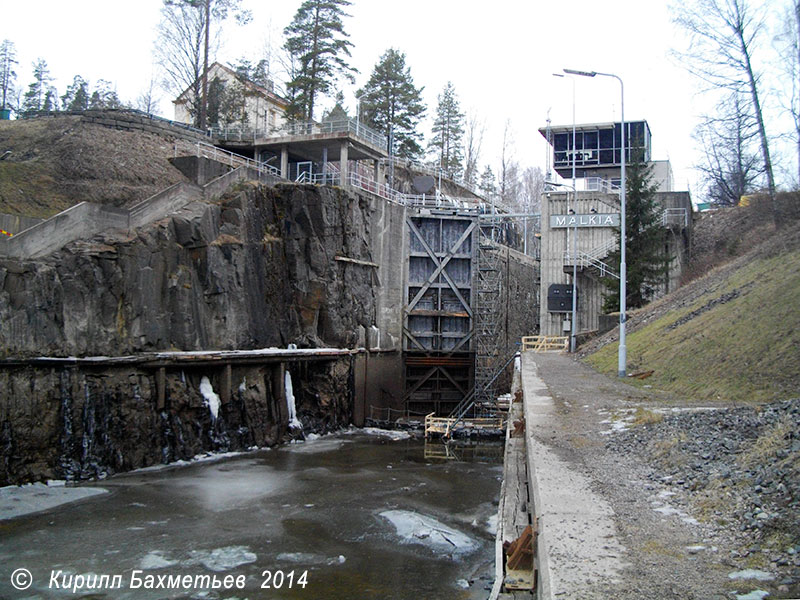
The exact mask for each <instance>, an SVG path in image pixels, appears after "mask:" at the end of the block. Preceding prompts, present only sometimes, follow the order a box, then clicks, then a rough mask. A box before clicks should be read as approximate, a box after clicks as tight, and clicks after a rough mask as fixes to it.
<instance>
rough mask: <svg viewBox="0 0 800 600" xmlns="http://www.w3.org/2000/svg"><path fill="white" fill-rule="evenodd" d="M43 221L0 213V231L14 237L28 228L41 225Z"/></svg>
mask: <svg viewBox="0 0 800 600" xmlns="http://www.w3.org/2000/svg"><path fill="white" fill-rule="evenodd" d="M43 220H44V219H37V218H35V217H21V216H19V215H8V214H5V213H0V229H3V230H5V231H7V232H8V233H11V234H13V235H16V234H18V233H20V232H21V231H25V230H26V229H28V228H29V227H33V226H34V225H36V224H38V223H41V222H42V221H43Z"/></svg>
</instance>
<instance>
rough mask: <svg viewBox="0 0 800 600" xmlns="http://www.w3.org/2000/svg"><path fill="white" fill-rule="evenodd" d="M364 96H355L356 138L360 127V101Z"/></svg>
mask: <svg viewBox="0 0 800 600" xmlns="http://www.w3.org/2000/svg"><path fill="white" fill-rule="evenodd" d="M364 96H366V94H364V95H362V96H356V137H359V133H360V132H359V128H360V126H361V100H363V99H364Z"/></svg>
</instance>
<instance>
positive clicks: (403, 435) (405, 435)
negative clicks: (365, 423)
mask: <svg viewBox="0 0 800 600" xmlns="http://www.w3.org/2000/svg"><path fill="white" fill-rule="evenodd" d="M356 432H357V433H364V434H366V435H374V436H377V437H382V438H388V439H390V440H392V441H394V442H397V441H399V440H407V439H409V438H411V434H410V433H409V432H407V431H399V430H395V429H380V428H378V427H364V428H363V429H358V430H356Z"/></svg>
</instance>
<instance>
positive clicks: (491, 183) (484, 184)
mask: <svg viewBox="0 0 800 600" xmlns="http://www.w3.org/2000/svg"><path fill="white" fill-rule="evenodd" d="M478 188H479V189H480V190H481V192H483V193H484V195H485V196H486V197H487V198H490V197H491V196H494V195H495V194H496V193H497V184H496V183H495V179H494V172H493V171H492V167H490V166H489V165H486V168H485V169H484V170H483V173H481V180H480V183H478Z"/></svg>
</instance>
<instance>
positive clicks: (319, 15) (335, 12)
mask: <svg viewBox="0 0 800 600" xmlns="http://www.w3.org/2000/svg"><path fill="white" fill-rule="evenodd" d="M350 4H351V3H350V2H349V1H348V0H305V1H304V2H303V3H302V4H301V5H300V8H298V9H297V13H295V15H294V19H293V20H292V22H291V23H290V24H289V25H288V26H287V27H286V29H284V30H283V31H284V34H285V35H286V43H285V45H284V47H285V48H286V50H287V52H288V53H289V55H290V57H291V60H292V61H293V63H295V64H294V67H295V68H293V69H292V71H293V73H292V78H291V80H290V81H289V82H287V84H286V87H287V91H288V93H289V98H290V107H289V114H290V116H291V117H292V118H295V119H304V120H307V121H310V120H312V119H313V118H314V108H315V105H316V100H317V97H318V96H319V95H320V94H326V93H328V92H329V91H330V90H331V88H332V87H333V85H334V83H335V82H336V80H337V78H338V77H339V76H342V77H344V78H345V79H346V80H347V81H350V82H353V81H354V77H353V73H355V72H357V71H356V70H355V69H354V68H353V67H351V66H350V65H348V64H347V62H346V60H345V58H344V57H349V56H350V48H351V47H352V46H353V44H352V42H350V41H349V40H348V39H347V38H348V37H349V36H348V34H347V33H346V32H345V30H344V24H343V23H342V17H347V16H349V15H348V14H347V13H345V12H344V10H343V7H345V6H350Z"/></svg>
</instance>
